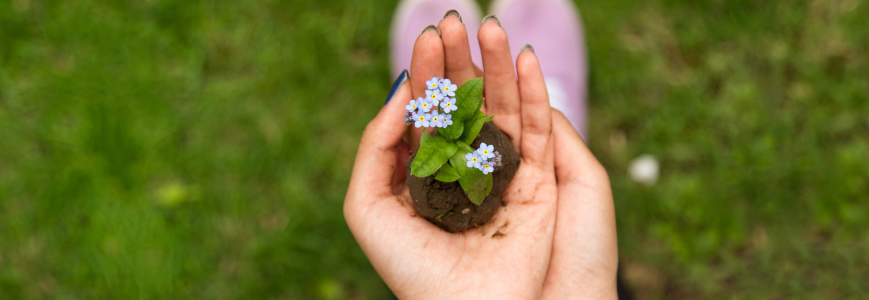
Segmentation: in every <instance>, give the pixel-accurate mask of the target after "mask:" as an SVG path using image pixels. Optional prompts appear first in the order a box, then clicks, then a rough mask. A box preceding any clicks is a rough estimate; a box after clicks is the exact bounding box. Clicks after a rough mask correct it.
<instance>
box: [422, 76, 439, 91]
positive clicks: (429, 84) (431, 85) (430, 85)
mask: <svg viewBox="0 0 869 300" xmlns="http://www.w3.org/2000/svg"><path fill="white" fill-rule="evenodd" d="M440 83H441V79H440V78H437V77H432V78H431V80H429V81H426V82H425V87H426V88H427V89H430V90H436V89H438V87H439V86H440Z"/></svg>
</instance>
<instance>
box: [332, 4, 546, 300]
mask: <svg viewBox="0 0 869 300" xmlns="http://www.w3.org/2000/svg"><path fill="white" fill-rule="evenodd" d="M439 29H440V32H443V33H444V36H449V37H450V38H443V39H442V38H441V35H440V32H438V31H437V30H434V29H431V30H426V31H424V32H423V34H422V35H420V37H419V38H418V39H417V42H416V44H415V46H414V55H413V61H412V62H411V76H410V78H411V80H410V81H409V82H406V83H404V84H402V85H401V86H400V87H399V89H398V91H397V92H396V94H395V96H394V97H393V100H392V101H390V102H389V103H388V104H387V105H386V106H385V107H384V108H383V109H382V110H381V112H380V113H379V114H378V116H377V117H375V119H374V120H373V121H372V122H371V123H369V125H368V127H367V128H366V130H365V133H364V134H363V137H362V141H361V143H360V147H359V151H358V153H357V157H356V163H355V165H354V168H353V176H352V178H351V182H350V188H349V189H348V192H347V199H346V200H345V205H344V214H345V217H346V219H347V223H348V225H349V227H350V229H351V231H352V232H353V235H354V236H355V237H356V239H357V241H358V242H359V244H360V246H361V247H362V250H363V251H364V252H365V253H366V255H367V256H368V258H369V260H370V261H371V263H372V265H373V266H374V267H375V269H376V270H377V271H378V273H379V274H380V276H381V277H382V278H383V280H384V281H385V282H386V283H387V285H389V286H390V288H391V289H392V290H393V291H394V292H395V293H396V295H397V296H399V297H400V298H405V297H406V298H419V297H424V298H447V297H450V298H452V297H457V296H462V297H463V298H464V297H465V296H473V295H480V296H482V295H485V296H487V297H497V298H536V297H539V296H540V295H541V292H542V287H543V283H544V280H545V278H546V274H547V269H548V267H549V258H550V254H551V252H552V237H553V233H554V229H555V216H556V205H557V202H556V197H557V186H556V181H555V172H554V166H553V144H554V143H553V140H552V134H551V133H552V132H551V131H552V125H551V124H552V122H551V112H550V109H549V101H548V97H547V95H546V89H545V84H544V82H543V75H542V73H541V72H540V67H539V64H538V62H537V58H536V56H535V55H534V54H533V52H532V51H523V52H522V53H521V54H520V55H519V57H518V60H517V68H518V76H519V77H518V80H517V78H516V76H515V75H514V74H515V73H514V68H513V61H512V58H511V56H510V50H509V46H508V45H507V37H506V33H504V31H503V29H501V28H500V26H499V25H498V24H497V22H496V21H489V22H486V23H485V24H483V26H482V28H481V29H480V33H479V39H480V46H481V50H482V52H483V53H482V54H483V65H484V69H485V70H486V71H485V72H483V73H482V75H483V78H484V93H485V94H484V95H485V97H486V102H485V107H484V110H485V111H486V113H487V115H495V116H496V118H495V123H496V125H498V126H499V127H500V128H501V129H502V130H503V131H504V132H505V133H507V135H509V136H510V137H511V139H512V141H513V145H514V147H515V148H516V150H517V152H518V153H519V154H520V157H521V163H520V166H519V169H518V171H517V173H516V175H515V177H514V178H513V181H512V182H511V184H510V185H509V186H508V188H507V190H506V191H505V193H504V197H503V199H504V202H505V204H506V205H505V206H504V207H501V208H499V211H498V212H497V213H496V214H495V216H494V217H493V219H492V220H491V221H489V223H488V224H487V225H486V226H482V227H479V228H474V229H471V230H468V231H466V232H463V233H448V232H445V231H443V230H441V229H440V228H438V227H436V226H434V225H433V224H431V223H429V222H428V221H426V220H425V219H423V218H421V217H418V216H416V214H415V212H414V210H413V207H412V204H411V199H410V196H409V193H408V191H407V188H406V187H404V186H403V185H402V183H403V182H404V177H403V176H404V175H403V174H405V170H404V168H403V163H402V162H403V160H404V159H406V157H407V155H408V154H407V151H408V146H407V145H414V146H415V145H418V144H419V135H420V134H421V131H419V130H411V131H412V132H411V133H410V134H406V133H405V130H406V129H405V127H404V124H403V122H402V120H401V117H400V116H401V115H402V114H403V113H404V105H405V103H404V102H406V101H407V100H409V99H412V98H416V97H419V96H421V95H424V94H423V91H424V90H425V84H424V82H425V80H427V79H429V78H431V77H434V76H437V77H444V76H445V77H447V78H450V79H451V80H452V81H453V82H456V83H458V84H462V83H464V82H465V81H467V80H469V79H472V78H475V77H477V76H479V75H481V74H480V71H479V70H478V69H476V68H475V67H474V66H473V64H472V63H471V62H470V61H471V58H470V52H469V50H468V49H469V48H468V45H467V43H468V39H467V33H466V31H465V29H464V25H462V24H461V22H456V20H451V19H450V18H447V19H445V20H444V21H442V22H441V24H440V26H439ZM402 137H406V138H407V140H408V144H405V143H404V142H403V141H402ZM384 168H385V169H386V170H384ZM499 296H500V297H499Z"/></svg>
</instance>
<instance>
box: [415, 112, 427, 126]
mask: <svg viewBox="0 0 869 300" xmlns="http://www.w3.org/2000/svg"><path fill="white" fill-rule="evenodd" d="M413 120H414V121H415V122H414V126H416V128H420V127H428V126H429V124H430V122H429V121H430V120H431V114H415V115H413Z"/></svg>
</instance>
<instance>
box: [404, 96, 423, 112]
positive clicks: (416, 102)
mask: <svg viewBox="0 0 869 300" xmlns="http://www.w3.org/2000/svg"><path fill="white" fill-rule="evenodd" d="M423 101H425V99H423V98H422V97H419V98H417V99H416V100H410V104H408V105H405V106H404V108H405V109H407V111H408V112H416V109H417V106H418V105H419V104H421V103H422V102H423Z"/></svg>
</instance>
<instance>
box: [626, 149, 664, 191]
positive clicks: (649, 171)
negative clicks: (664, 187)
mask: <svg viewBox="0 0 869 300" xmlns="http://www.w3.org/2000/svg"><path fill="white" fill-rule="evenodd" d="M659 172H660V166H659V165H658V160H657V159H655V157H654V156H652V155H650V154H643V155H640V156H638V157H637V158H634V160H633V161H632V162H631V165H630V167H628V173H629V174H630V175H631V179H633V180H634V181H636V182H639V183H642V184H645V185H646V186H653V185H655V182H657V181H658V175H659Z"/></svg>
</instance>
